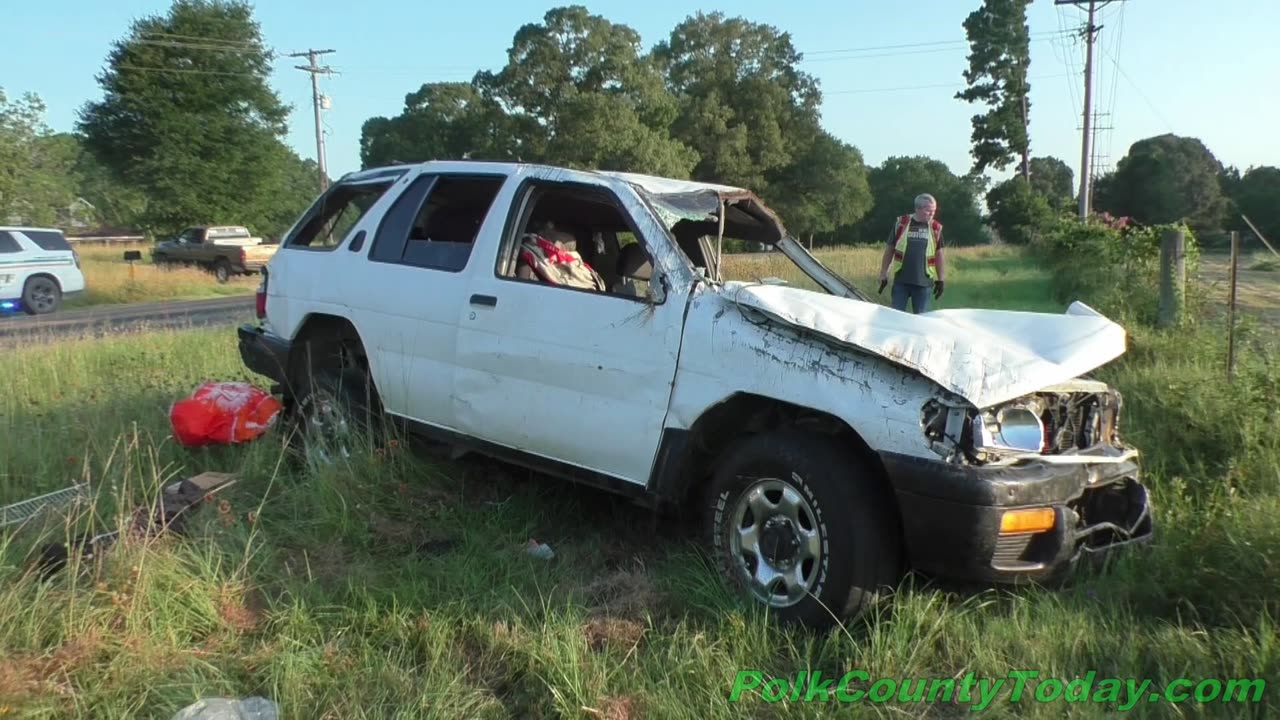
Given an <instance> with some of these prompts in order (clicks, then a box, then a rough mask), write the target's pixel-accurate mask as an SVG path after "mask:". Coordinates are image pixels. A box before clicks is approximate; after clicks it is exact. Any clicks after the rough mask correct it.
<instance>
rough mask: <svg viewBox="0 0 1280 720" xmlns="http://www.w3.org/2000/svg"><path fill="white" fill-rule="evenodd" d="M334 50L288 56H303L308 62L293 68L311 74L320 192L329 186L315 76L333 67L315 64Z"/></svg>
mask: <svg viewBox="0 0 1280 720" xmlns="http://www.w3.org/2000/svg"><path fill="white" fill-rule="evenodd" d="M331 52H335V51H334V50H307V51H306V52H300V53H291V54H290V55H289V57H305V58H307V60H308V62H309V64H307V65H294V67H295V68H297V69H299V70H301V71H303V72H305V73H308V74H310V75H311V105H312V109H313V110H314V111H315V116H316V163H317V164H318V165H319V166H320V192H324V191H325V190H327V189H328V188H329V172H328V169H327V168H326V163H325V159H324V132H323V131H322V130H321V129H320V85H319V83H318V82H317V76H318V75H320V74H321V73H323V74H326V75H329V74H332V73H333V69H332V68H330V67H329V66H328V65H325V66H324V67H320V66H318V65H316V57H317V56H320V55H327V54H329V53H331Z"/></svg>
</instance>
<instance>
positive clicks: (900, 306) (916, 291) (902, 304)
mask: <svg viewBox="0 0 1280 720" xmlns="http://www.w3.org/2000/svg"><path fill="white" fill-rule="evenodd" d="M932 291H933V288H931V287H929V286H928V285H904V284H902V283H899V282H895V283H894V284H893V309H894V310H902V311H904V312H905V311H906V309H907V300H908V299H910V300H911V309H912V312H915V313H916V314H920V313H922V312H928V311H929V295H930V293H931V292H932Z"/></svg>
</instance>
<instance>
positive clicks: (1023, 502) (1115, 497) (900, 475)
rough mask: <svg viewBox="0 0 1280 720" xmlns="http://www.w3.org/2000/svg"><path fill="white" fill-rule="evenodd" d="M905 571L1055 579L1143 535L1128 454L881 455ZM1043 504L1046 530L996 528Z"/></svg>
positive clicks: (1144, 514) (1143, 518) (1145, 528)
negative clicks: (1073, 457) (1058, 458)
mask: <svg viewBox="0 0 1280 720" xmlns="http://www.w3.org/2000/svg"><path fill="white" fill-rule="evenodd" d="M883 459H884V462H885V467H886V469H887V470H888V473H889V477H890V479H891V481H892V483H893V486H894V491H895V494H896V496H897V500H898V505H899V507H900V508H901V512H902V523H903V534H904V540H905V542H906V546H907V551H908V553H909V556H910V558H911V562H912V565H913V567H914V568H915V569H917V570H920V571H923V572H926V573H929V574H934V575H938V576H942V577H948V578H953V579H957V580H968V581H980V582H992V583H1021V582H1027V581H1034V582H1041V583H1049V584H1052V583H1056V582H1059V581H1061V580H1065V579H1066V578H1067V577H1069V576H1070V575H1071V574H1072V572H1073V571H1074V570H1075V569H1076V568H1077V567H1078V566H1079V565H1080V564H1081V563H1082V561H1085V560H1101V559H1103V558H1105V557H1106V556H1107V555H1109V554H1110V553H1112V552H1114V551H1116V550H1118V549H1120V548H1124V547H1126V546H1130V545H1135V544H1142V543H1145V542H1146V541H1148V540H1150V539H1151V537H1152V534H1153V524H1152V518H1151V507H1150V501H1149V499H1148V496H1147V490H1146V488H1145V487H1144V486H1143V485H1142V483H1141V482H1140V468H1139V464H1138V461H1137V459H1136V458H1131V459H1127V460H1123V461H1121V462H1104V463H1094V464H1083V465H1053V464H1048V463H1033V464H1028V465H1025V466H1022V467H1017V468H981V467H964V466H955V465H948V464H946V463H943V462H937V461H931V460H921V459H918V458H912V457H906V456H900V455H894V454H885V455H884V456H883ZM1038 507H1049V508H1052V509H1053V512H1054V518H1055V521H1054V524H1053V527H1052V529H1050V530H1046V531H1042V532H1036V533H1022V534H1001V532H1000V525H1001V519H1002V517H1003V515H1004V513H1005V512H1006V511H1008V510H1015V509H1020V508H1038Z"/></svg>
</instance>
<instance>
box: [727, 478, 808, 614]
mask: <svg viewBox="0 0 1280 720" xmlns="http://www.w3.org/2000/svg"><path fill="white" fill-rule="evenodd" d="M730 518H731V523H730V525H729V529H728V533H729V548H730V552H731V555H732V560H733V565H734V571H735V572H736V573H737V575H738V577H739V579H740V580H741V581H742V582H743V585H744V586H745V587H746V588H747V590H748V591H749V592H750V593H751V595H752V597H753V598H755V599H756V600H757V601H759V602H762V603H764V604H766V605H768V606H769V607H773V608H785V607H790V606H792V605H795V604H796V603H798V602H800V601H801V600H803V599H804V598H805V597H806V596H807V595H808V594H809V593H810V591H811V590H812V589H813V586H814V583H815V582H816V580H817V577H818V572H819V569H820V568H821V565H822V532H821V530H820V529H819V525H818V522H817V514H816V513H815V512H814V510H813V507H812V506H811V505H810V504H809V502H808V500H806V499H805V497H804V495H803V494H802V493H801V492H800V491H799V490H798V489H797V488H796V487H795V486H794V485H792V484H791V483H789V482H786V481H784V480H780V479H777V478H764V479H760V480H757V481H756V482H754V483H752V484H751V485H750V486H749V487H748V488H747V489H746V490H745V491H744V492H743V493H742V494H741V495H740V496H739V497H738V501H737V503H736V504H735V505H734V507H733V512H732V513H731V515H730Z"/></svg>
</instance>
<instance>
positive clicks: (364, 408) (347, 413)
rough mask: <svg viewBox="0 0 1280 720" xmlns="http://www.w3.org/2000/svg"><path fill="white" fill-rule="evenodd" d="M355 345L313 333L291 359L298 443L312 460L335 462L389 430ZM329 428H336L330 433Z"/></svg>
mask: <svg viewBox="0 0 1280 720" xmlns="http://www.w3.org/2000/svg"><path fill="white" fill-rule="evenodd" d="M350 349H351V343H349V342H347V343H344V342H342V341H341V340H328V339H315V338H309V339H307V340H306V341H304V343H303V344H302V345H301V346H300V347H299V348H298V351H299V352H300V353H301V354H300V355H299V356H298V357H297V358H296V359H295V360H294V361H293V362H292V363H291V365H292V369H291V372H290V378H289V386H290V387H289V394H290V395H291V399H292V403H291V407H290V417H291V419H292V426H293V427H292V430H293V431H294V432H293V435H292V441H293V442H292V444H293V449H294V450H295V451H297V452H298V453H299V454H301V455H302V456H303V457H304V458H305V459H307V460H308V461H311V462H317V463H319V464H321V465H331V464H333V463H334V462H337V461H338V460H339V459H340V458H341V457H343V456H344V455H345V456H347V457H349V456H350V454H351V453H353V452H355V450H356V449H357V447H358V446H359V445H358V444H359V443H364V442H368V441H369V439H371V438H373V437H376V436H378V435H379V434H380V433H381V430H382V429H383V426H382V418H383V414H382V402H381V399H380V398H379V397H378V391H377V388H376V387H374V384H373V381H372V379H371V378H369V376H368V374H367V373H366V372H365V370H364V369H363V368H362V367H361V366H360V365H359V364H357V363H355V362H353V360H354V358H353V357H352V356H351V354H350V352H349V351H350ZM326 418H328V420H327V421H326ZM326 422H329V423H330V424H329V425H326ZM334 423H336V424H334ZM326 427H327V428H331V429H333V430H335V431H336V433H335V434H334V435H327V434H326V433H325V432H324V429H325V428H326Z"/></svg>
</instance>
